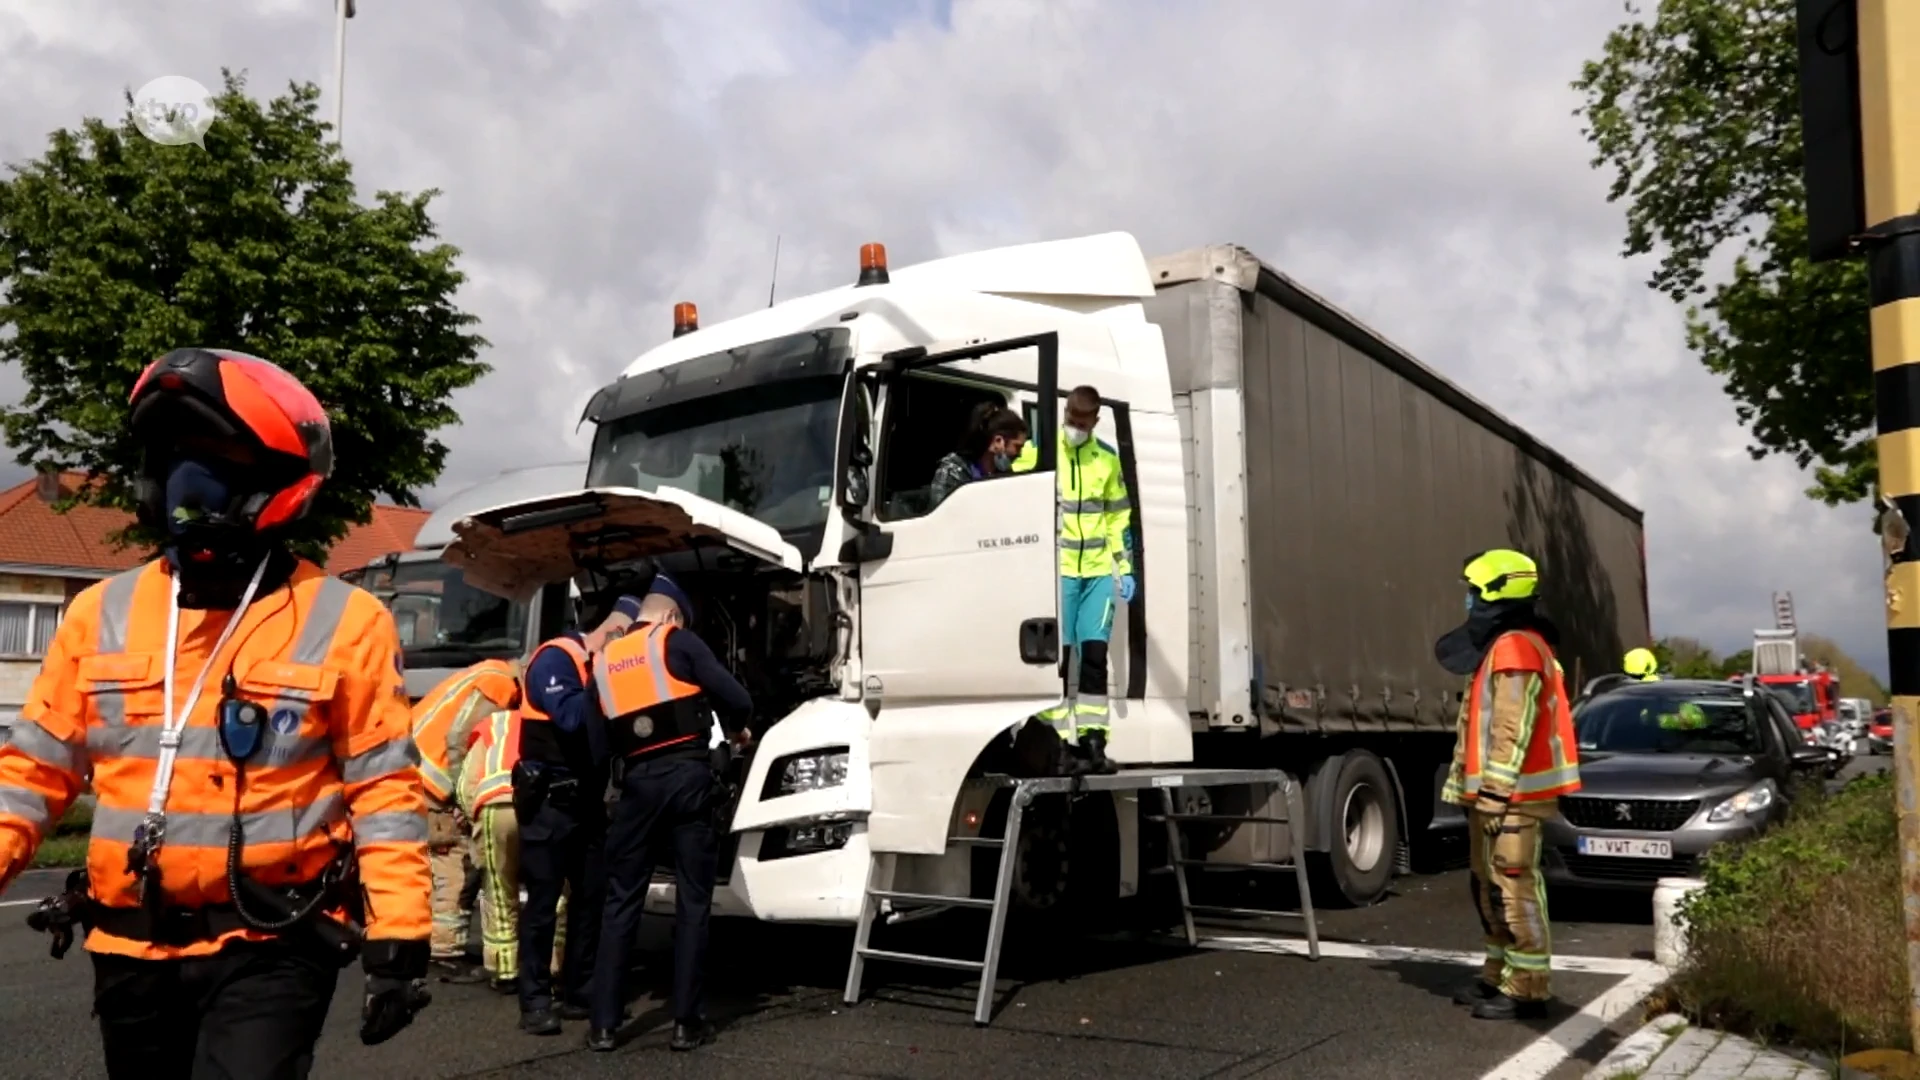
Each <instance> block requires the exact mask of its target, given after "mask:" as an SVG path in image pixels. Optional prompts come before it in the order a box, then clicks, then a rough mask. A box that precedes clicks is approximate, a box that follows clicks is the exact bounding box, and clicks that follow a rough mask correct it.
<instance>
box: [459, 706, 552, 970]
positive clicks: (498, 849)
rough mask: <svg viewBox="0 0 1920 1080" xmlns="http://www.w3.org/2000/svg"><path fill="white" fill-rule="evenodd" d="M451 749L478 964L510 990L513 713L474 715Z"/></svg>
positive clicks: (515, 942) (516, 858)
mask: <svg viewBox="0 0 1920 1080" xmlns="http://www.w3.org/2000/svg"><path fill="white" fill-rule="evenodd" d="M459 749H460V752H458V753H456V754H455V755H454V760H455V762H456V765H455V768H456V769H457V770H458V772H459V776H458V779H457V780H456V781H455V790H456V793H457V798H458V802H459V805H460V808H461V810H462V812H463V813H465V815H466V818H467V820H468V822H469V823H470V826H471V828H472V833H473V852H474V858H475V861H476V862H478V864H479V868H478V873H479V875H480V882H479V885H480V890H479V904H480V939H481V942H482V946H481V959H482V961H483V968H482V970H483V971H484V972H486V977H487V980H488V984H489V985H490V986H491V987H492V989H493V990H494V992H496V993H500V994H517V993H518V992H519V979H520V823H519V822H518V821H517V820H516V819H515V818H514V816H513V779H512V778H513V767H514V765H515V764H517V763H518V762H519V760H520V715H519V712H518V711H517V710H515V709H497V710H495V711H493V712H491V713H488V714H486V715H485V716H482V717H480V718H479V722H478V723H476V724H474V725H473V726H472V728H471V729H470V730H469V731H468V732H467V735H466V740H465V746H464V748H459ZM566 908H567V901H566V897H564V896H562V897H561V899H560V904H559V906H558V907H557V908H556V909H555V912H554V916H555V926H556V929H555V933H554V942H553V956H552V970H556V971H557V970H560V968H561V967H562V964H561V960H562V957H563V955H564V954H565V951H566V933H565V930H564V928H565V926H566V922H565V920H566Z"/></svg>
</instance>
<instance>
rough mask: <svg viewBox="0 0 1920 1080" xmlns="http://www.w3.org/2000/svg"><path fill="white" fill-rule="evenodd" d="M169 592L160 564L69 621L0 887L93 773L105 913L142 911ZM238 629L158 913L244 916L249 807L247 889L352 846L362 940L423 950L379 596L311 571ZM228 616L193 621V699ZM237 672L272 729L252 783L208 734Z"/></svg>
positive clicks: (403, 739) (243, 693) (191, 739)
mask: <svg viewBox="0 0 1920 1080" xmlns="http://www.w3.org/2000/svg"><path fill="white" fill-rule="evenodd" d="M169 578H170V575H169V571H168V570H167V568H166V566H165V564H164V562H162V561H155V562H151V563H148V564H147V565H145V566H142V567H139V568H137V569H134V570H129V571H127V572H125V573H123V574H119V575H117V576H115V577H112V578H109V579H107V580H106V581H103V582H100V583H98V584H96V585H93V586H91V587H89V588H88V589H87V590H86V591H85V592H82V593H81V594H80V595H79V596H77V597H75V598H74V600H73V603H72V605H71V606H70V607H69V608H68V610H67V617H66V618H65V619H64V620H63V621H62V622H61V623H60V628H59V630H58V631H56V632H55V634H54V637H53V641H52V643H51V644H50V645H48V647H47V653H46V659H45V661H44V662H43V663H42V665H41V669H40V675H39V677H38V678H37V679H35V680H34V683H33V688H32V689H31V690H30V691H28V693H27V701H26V705H25V706H24V707H23V708H22V709H21V712H20V719H19V721H18V722H16V723H15V725H14V727H13V732H12V736H11V737H10V738H9V739H8V740H7V741H6V743H5V744H4V745H0V886H3V885H4V884H5V883H6V881H7V880H8V879H9V878H10V877H12V876H13V875H14V874H15V873H17V872H18V871H20V870H21V869H24V868H25V867H26V865H27V862H28V860H29V859H31V858H32V855H33V851H34V848H35V847H36V845H37V844H38V843H39V841H40V839H41V837H43V836H44V835H46V834H47V833H48V832H49V831H51V830H52V828H53V826H54V823H55V822H57V821H59V820H60V816H61V814H63V813H65V812H66V809H67V807H68V806H69V805H70V804H71V803H72V802H73V800H74V798H75V797H76V796H77V795H78V794H79V793H80V790H81V787H82V786H83V785H84V784H85V783H86V781H87V778H88V776H89V775H91V777H92V785H93V792H94V796H95V800H96V806H95V808H94V812H93V838H92V842H91V843H90V844H89V846H88V848H87V875H88V879H89V882H90V885H91V889H92V894H93V897H94V899H95V900H96V901H97V902H99V903H100V904H103V905H105V906H107V907H110V908H131V907H136V906H138V905H139V902H140V901H139V896H138V893H137V891H136V885H137V883H136V881H135V878H134V877H133V875H131V874H129V873H128V872H127V850H128V848H129V846H130V845H131V844H132V842H133V839H134V829H135V827H136V826H138V825H139V824H140V823H141V821H142V820H143V819H144V818H145V817H146V815H147V800H148V798H149V795H150V794H151V792H152V790H153V786H154V779H155V773H156V770H157V766H158V761H159V757H160V749H161V731H162V727H163V720H162V718H163V715H164V711H163V710H164V695H165V692H166V691H165V689H164V688H165V685H166V674H167V673H166V671H165V670H164V668H165V660H164V657H165V655H166V646H167V642H166V635H167V609H168V606H169V593H170V589H171V581H170V580H169ZM232 617H233V618H235V619H237V620H238V623H237V624H236V625H235V627H234V630H233V634H232V639H231V640H230V641H229V642H228V643H227V646H226V648H225V649H223V650H222V653H221V655H220V656H218V657H216V658H215V659H214V662H213V664H212V667H211V669H210V670H209V672H208V675H207V681H206V687H205V690H204V692H203V693H202V694H201V696H200V699H199V701H198V703H197V704H196V705H195V707H194V709H193V712H192V714H191V715H189V716H188V717H187V718H186V721H185V726H184V727H183V728H182V729H181V730H180V732H179V734H180V742H179V746H178V749H177V759H176V762H175V767H174V771H173V784H172V788H171V790H170V792H169V794H168V798H167V803H166V831H165V841H164V843H163V844H162V846H161V848H160V850H159V852H158V854H157V856H156V866H157V869H158V872H159V879H160V886H161V889H162V892H163V894H164V903H165V904H166V905H167V906H169V907H180V908H196V907H204V906H212V905H221V904H226V903H229V902H230V901H231V894H230V893H229V891H228V888H227V842H228V830H229V827H230V826H231V825H232V824H233V822H234V818H235V814H236V811H237V813H238V817H239V824H240V829H241V832H240V841H241V845H242V846H241V849H240V860H241V868H242V872H243V873H245V874H247V875H248V876H250V877H252V878H254V879H255V880H257V881H259V882H261V883H262V884H266V885H293V884H301V883H309V882H313V881H315V880H317V879H318V878H319V877H320V876H321V874H322V872H323V871H324V870H325V869H326V868H327V866H328V864H329V863H331V862H333V860H334V859H335V857H336V856H337V855H339V854H341V852H342V851H343V850H345V849H346V848H349V847H350V848H351V849H353V850H356V851H357V852H358V854H359V860H360V878H361V883H362V886H363V888H364V891H365V900H366V917H367V925H366V929H367V936H368V937H369V938H374V939H391V940H417V941H425V940H426V939H427V937H428V935H429V934H430V933H431V931H432V925H433V924H432V910H431V901H430V896H431V894H432V891H433V881H432V876H431V874H430V872H429V870H428V866H427V814H426V794H425V792H424V791H423V790H422V788H421V785H420V772H419V757H418V756H417V755H416V754H415V752H414V747H413V737H412V735H413V732H412V725H411V723H410V720H411V717H410V716H409V711H408V708H407V695H406V685H405V679H404V676H403V675H402V672H401V665H400V641H399V636H398V635H397V634H396V633H395V631H394V625H393V617H392V616H391V615H390V614H388V612H387V609H386V608H385V607H383V606H381V604H380V602H379V601H378V600H376V599H374V597H373V596H372V594H370V593H366V592H363V591H361V590H360V589H358V588H355V587H354V586H352V585H348V584H347V583H346V582H343V581H341V580H340V579H338V578H333V577H328V576H327V575H326V573H325V572H324V571H322V570H321V569H320V568H319V567H317V566H314V565H313V564H312V563H308V562H304V561H302V562H300V563H299V564H298V565H297V567H296V568H295V569H294V571H293V573H292V576H291V577H290V578H289V579H288V581H287V583H286V584H285V585H282V586H281V587H280V588H278V589H276V590H274V591H273V592H271V593H268V594H267V595H265V596H262V597H260V598H258V599H256V600H255V601H254V602H253V603H252V604H251V605H250V606H249V607H247V608H246V609H245V610H244V611H241V612H239V613H237V614H234V615H233V616H232ZM228 618H229V613H227V612H223V611H193V610H183V611H181V612H180V631H179V639H180V643H179V647H178V655H177V657H176V659H175V662H174V672H173V674H174V692H175V695H176V698H177V700H178V701H180V702H181V703H183V704H184V702H185V699H186V696H187V690H188V687H189V686H191V684H192V681H193V678H194V676H195V675H197V674H198V673H199V671H200V668H201V666H202V664H203V663H205V661H206V659H207V651H208V649H209V648H211V647H212V645H213V642H214V641H215V639H216V638H218V637H219V635H220V631H221V628H222V627H223V626H224V625H225V623H226V621H227V619H228ZM229 673H231V674H232V675H233V677H234V684H235V685H234V689H235V693H236V695H237V696H238V697H239V698H242V699H244V700H247V701H251V702H254V703H256V704H258V705H259V706H260V707H261V708H262V709H264V710H265V712H266V716H267V722H266V725H265V728H264V730H263V731H262V732H261V740H260V744H259V746H258V748H257V750H256V751H255V752H254V754H253V756H252V758H251V759H250V760H249V761H248V762H247V763H246V765H245V767H244V773H241V772H239V771H238V770H237V769H236V766H235V764H234V762H233V761H232V760H230V759H229V758H228V757H227V756H226V754H225V753H224V752H223V751H222V749H221V745H220V739H219V732H218V730H217V728H216V727H215V716H216V713H217V712H218V709H219V702H220V699H221V696H222V693H221V688H222V685H223V683H224V681H225V676H226V675H227V674H229ZM267 936H268V935H264V934H260V933H258V932H255V931H253V930H249V929H242V930H235V931H233V932H231V933H228V934H226V935H224V936H222V937H220V938H218V939H215V940H211V941H198V942H193V943H190V944H186V945H180V946H165V945H152V944H147V943H144V942H139V941H134V940H131V939H127V938H121V937H116V936H114V935H110V934H107V933H105V932H104V931H101V930H94V931H93V932H92V933H91V934H90V935H89V936H88V938H87V948H88V949H91V950H93V951H95V952H105V953H115V954H118V955H122V956H132V957H141V958H147V959H164V958H172V957H181V956H202V955H208V954H211V953H214V952H217V951H218V950H219V949H220V948H221V947H222V945H223V944H224V943H225V942H226V941H228V940H231V939H233V938H236V937H244V938H249V939H261V938H264V937H267Z"/></svg>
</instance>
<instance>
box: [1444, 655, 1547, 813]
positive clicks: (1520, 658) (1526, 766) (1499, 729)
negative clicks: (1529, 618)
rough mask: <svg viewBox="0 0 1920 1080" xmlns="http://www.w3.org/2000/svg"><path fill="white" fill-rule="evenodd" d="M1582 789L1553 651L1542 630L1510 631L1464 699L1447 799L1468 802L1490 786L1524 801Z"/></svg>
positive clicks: (1482, 664) (1494, 791)
mask: <svg viewBox="0 0 1920 1080" xmlns="http://www.w3.org/2000/svg"><path fill="white" fill-rule="evenodd" d="M1506 695H1514V697H1513V699H1511V700H1506V699H1505V696H1506ZM1578 790H1580V761H1579V743H1578V740H1577V738H1576V736H1575V735H1574V729H1573V713H1572V711H1571V710H1570V709H1569V708H1568V707H1567V691H1566V685H1565V680H1564V679H1563V678H1562V676H1561V674H1560V669H1559V667H1558V665H1557V663H1556V661H1555V660H1554V656H1553V650H1552V649H1551V648H1550V647H1548V645H1547V643H1546V641H1545V640H1543V639H1542V638H1540V637H1539V636H1538V635H1537V634H1533V633H1529V632H1524V631H1509V632H1508V633H1505V634H1502V635H1500V637H1499V638H1498V639H1497V640H1495V641H1494V643H1493V648H1492V649H1490V650H1488V652H1487V657H1486V659H1485V660H1482V661H1481V662H1480V668H1479V670H1477V671H1475V672H1474V673H1473V678H1472V680H1471V682H1469V684H1468V688H1467V696H1466V699H1465V700H1464V701H1462V702H1461V709H1460V721H1459V728H1458V739H1457V741H1456V743H1455V745H1454V754H1453V766H1452V769H1451V770H1450V771H1449V774H1448V777H1447V782H1446V786H1445V787H1444V788H1443V789H1442V791H1441V798H1443V799H1444V800H1446V801H1447V802H1450V803H1455V804H1460V805H1464V804H1469V803H1472V802H1473V801H1474V800H1476V799H1477V798H1478V797H1479V795H1480V794H1481V793H1482V792H1483V791H1484V792H1486V793H1487V794H1489V795H1504V796H1506V797H1507V799H1508V801H1509V802H1511V803H1515V804H1523V803H1531V802H1545V801H1547V800H1550V799H1556V798H1559V797H1560V796H1562V795H1566V794H1569V793H1571V792H1575V791H1578Z"/></svg>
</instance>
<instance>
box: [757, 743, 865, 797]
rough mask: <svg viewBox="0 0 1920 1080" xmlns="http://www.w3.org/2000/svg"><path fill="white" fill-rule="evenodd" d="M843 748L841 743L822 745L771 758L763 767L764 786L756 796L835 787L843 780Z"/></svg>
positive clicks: (845, 765) (844, 751)
mask: <svg viewBox="0 0 1920 1080" xmlns="http://www.w3.org/2000/svg"><path fill="white" fill-rule="evenodd" d="M847 750H848V748H847V747H844V746H823V747H821V748H820V749H818V750H808V751H806V752H805V753H800V754H788V755H786V756H785V757H781V758H777V759H775V760H774V762H773V765H772V767H771V768H769V769H768V770H767V783H766V787H765V788H763V789H762V790H761V793H760V797H761V798H763V799H777V798H779V797H780V796H782V795H797V794H799V793H800V792H803V791H819V790H821V789H822V788H833V787H839V786H840V785H842V784H844V783H846V782H847Z"/></svg>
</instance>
